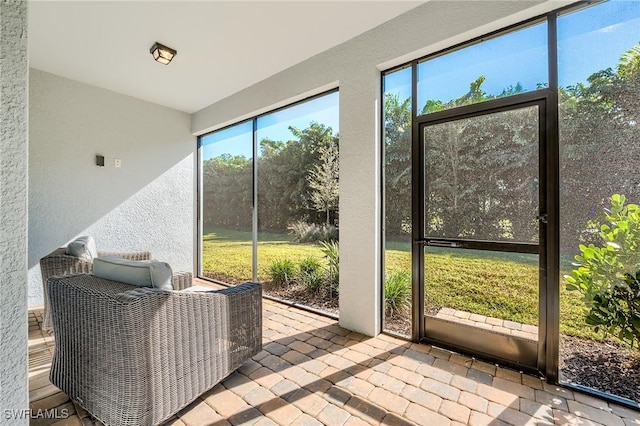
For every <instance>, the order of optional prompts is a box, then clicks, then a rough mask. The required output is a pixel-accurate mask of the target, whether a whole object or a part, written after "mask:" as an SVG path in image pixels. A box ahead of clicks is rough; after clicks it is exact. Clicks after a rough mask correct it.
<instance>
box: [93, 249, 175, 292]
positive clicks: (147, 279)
mask: <svg viewBox="0 0 640 426" xmlns="http://www.w3.org/2000/svg"><path fill="white" fill-rule="evenodd" d="M93 275H95V276H96V277H100V278H106V279H108V280H113V281H120V282H123V283H127V284H131V285H135V286H138V287H154V288H160V289H163V290H173V284H172V279H173V271H172V270H171V266H169V264H168V263H165V262H155V261H137V260H126V259H122V258H121V257H117V256H102V257H96V258H95V259H94V260H93Z"/></svg>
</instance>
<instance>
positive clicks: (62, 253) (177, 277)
mask: <svg viewBox="0 0 640 426" xmlns="http://www.w3.org/2000/svg"><path fill="white" fill-rule="evenodd" d="M66 252H67V248H66V247H61V248H58V249H56V250H54V251H53V252H51V253H49V254H48V255H46V256H45V257H43V258H42V259H40V271H41V273H42V287H43V295H44V313H43V317H44V318H43V321H42V329H43V330H51V328H52V323H51V310H50V308H49V296H48V294H47V289H46V283H47V280H48V279H49V278H51V277H60V276H64V275H73V274H90V273H91V272H92V271H93V262H92V261H91V260H88V259H84V258H81V257H75V256H70V255H68V254H66ZM98 256H118V257H122V258H123V259H128V260H150V259H151V253H150V252H148V251H136V252H106V251H99V252H98ZM192 278H193V275H192V274H191V273H190V272H174V274H173V288H174V289H176V290H182V289H185V288H187V287H190V286H191V281H192Z"/></svg>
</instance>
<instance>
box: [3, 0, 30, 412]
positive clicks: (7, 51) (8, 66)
mask: <svg viewBox="0 0 640 426" xmlns="http://www.w3.org/2000/svg"><path fill="white" fill-rule="evenodd" d="M28 72H29V70H28V60H27V5H26V2H19V1H13V0H2V1H1V2H0V271H1V273H0V424H7V425H21V424H24V425H26V424H28V419H26V418H22V419H21V418H20V414H19V413H20V412H19V410H23V409H26V408H28V406H29V392H28V384H27V380H28V370H27V368H28V358H27V347H28V342H27V166H28V164H27V163H28V159H27V155H28V146H27V141H28V135H27V101H28V98H27V90H28ZM6 410H8V411H6ZM13 413H16V414H15V415H12V414H13ZM23 417H24V416H23Z"/></svg>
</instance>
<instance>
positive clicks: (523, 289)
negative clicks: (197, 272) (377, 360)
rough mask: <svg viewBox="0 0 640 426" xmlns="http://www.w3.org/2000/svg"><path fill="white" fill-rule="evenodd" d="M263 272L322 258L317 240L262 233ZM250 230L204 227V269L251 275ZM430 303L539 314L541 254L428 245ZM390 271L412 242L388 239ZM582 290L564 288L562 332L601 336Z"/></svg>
mask: <svg viewBox="0 0 640 426" xmlns="http://www.w3.org/2000/svg"><path fill="white" fill-rule="evenodd" d="M258 240H259V242H258V278H259V279H260V280H268V279H269V276H268V274H267V269H268V267H269V265H270V264H271V262H273V261H274V260H276V259H284V258H289V259H291V260H293V261H294V262H298V261H300V260H301V259H303V258H305V257H308V256H313V257H315V258H317V259H318V260H321V261H323V255H322V252H321V251H320V247H319V246H318V245H316V244H306V243H294V242H292V241H291V238H290V237H289V236H288V235H286V234H270V233H260V235H259V238H258ZM251 250H252V247H251V233H250V232H241V231H229V230H220V229H215V230H214V229H208V230H205V233H204V242H203V269H204V271H206V272H210V273H213V274H215V275H217V276H219V277H224V276H226V277H233V278H234V281H244V280H249V279H251ZM425 262H426V279H427V286H428V287H427V307H428V308H429V307H431V308H438V307H442V306H446V307H450V308H454V309H460V310H464V311H467V312H472V313H477V314H481V315H487V316H492V317H496V318H502V319H509V320H512V321H516V322H520V323H524V324H537V320H538V288H537V280H538V265H537V259H536V256H532V255H522V254H518V253H494V252H486V251H477V250H473V251H472V250H464V251H461V250H451V249H443V248H433V249H432V248H429V253H428V254H427V257H426V260H425ZM385 267H386V270H387V273H390V272H392V271H395V270H407V271H410V270H411V252H410V244H408V243H388V244H387V249H386V260H385ZM583 306H584V305H583V303H582V301H581V300H580V298H579V296H578V295H577V294H575V293H571V292H568V291H566V290H565V288H564V283H561V289H560V321H561V323H560V331H561V333H565V334H569V335H573V336H582V337H588V338H593V339H598V340H600V339H602V335H599V334H596V333H594V332H593V329H592V328H591V327H590V326H588V325H586V324H585V323H584V320H583V316H582V307H583Z"/></svg>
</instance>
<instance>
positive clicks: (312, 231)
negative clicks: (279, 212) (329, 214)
mask: <svg viewBox="0 0 640 426" xmlns="http://www.w3.org/2000/svg"><path fill="white" fill-rule="evenodd" d="M287 229H289V234H291V235H292V236H293V241H295V242H297V243H315V242H319V241H337V240H338V228H336V227H335V226H333V225H318V224H316V223H306V222H303V221H298V222H294V223H292V224H291V225H289V226H288V228H287Z"/></svg>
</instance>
